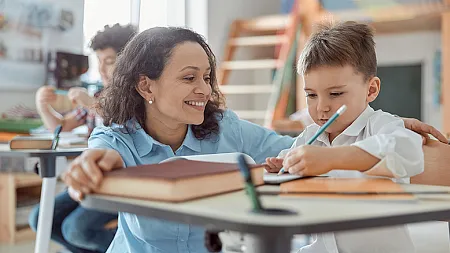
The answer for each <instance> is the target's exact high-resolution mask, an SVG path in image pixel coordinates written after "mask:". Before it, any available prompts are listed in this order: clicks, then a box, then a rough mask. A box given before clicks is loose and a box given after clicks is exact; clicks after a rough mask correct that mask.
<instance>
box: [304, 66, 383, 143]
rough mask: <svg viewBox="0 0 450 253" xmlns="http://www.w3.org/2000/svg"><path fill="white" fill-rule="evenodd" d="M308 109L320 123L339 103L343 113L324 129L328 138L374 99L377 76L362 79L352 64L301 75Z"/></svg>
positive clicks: (319, 123)
mask: <svg viewBox="0 0 450 253" xmlns="http://www.w3.org/2000/svg"><path fill="white" fill-rule="evenodd" d="M304 84H305V92H306V100H307V104H308V111H309V114H310V115H311V118H312V119H313V120H314V122H315V123H316V124H318V125H319V126H322V125H323V124H325V122H326V121H327V120H328V119H329V118H331V116H332V115H333V114H334V113H335V112H336V111H337V110H338V109H339V107H341V106H342V105H346V106H347V110H346V111H345V113H344V114H342V115H341V116H339V117H338V118H337V119H336V121H334V122H333V124H331V126H329V127H328V128H327V130H326V132H327V133H329V134H330V140H332V139H334V138H335V137H336V136H337V135H339V134H340V133H342V131H344V130H345V129H346V128H347V127H348V126H350V124H352V123H353V121H355V119H356V118H358V116H359V115H360V114H361V113H362V112H363V111H364V110H365V109H366V107H367V105H368V103H370V102H372V101H373V100H375V98H376V97H377V96H378V93H379V91H380V79H379V78H378V77H373V78H371V79H370V80H365V78H364V75H363V74H361V73H358V72H357V71H356V70H355V69H354V68H353V67H352V66H350V65H347V66H344V67H341V66H337V67H330V66H325V67H320V68H315V69H312V70H310V71H308V72H307V73H306V74H305V76H304Z"/></svg>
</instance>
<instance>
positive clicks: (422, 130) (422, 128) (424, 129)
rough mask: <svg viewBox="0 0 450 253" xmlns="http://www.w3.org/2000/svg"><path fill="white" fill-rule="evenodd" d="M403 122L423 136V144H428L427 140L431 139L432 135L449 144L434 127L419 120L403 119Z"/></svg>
mask: <svg viewBox="0 0 450 253" xmlns="http://www.w3.org/2000/svg"><path fill="white" fill-rule="evenodd" d="M402 120H403V122H404V123H405V127H406V128H408V129H409V130H411V131H414V132H416V133H418V134H420V135H422V136H423V144H426V142H427V140H429V139H430V136H429V135H430V134H431V135H432V136H434V137H435V138H436V139H438V140H439V141H440V142H443V143H446V144H447V143H448V140H447V138H445V136H444V135H443V134H442V133H441V132H439V131H438V130H437V129H436V128H434V127H433V126H430V125H428V124H425V123H423V122H422V121H420V120H417V119H409V118H402Z"/></svg>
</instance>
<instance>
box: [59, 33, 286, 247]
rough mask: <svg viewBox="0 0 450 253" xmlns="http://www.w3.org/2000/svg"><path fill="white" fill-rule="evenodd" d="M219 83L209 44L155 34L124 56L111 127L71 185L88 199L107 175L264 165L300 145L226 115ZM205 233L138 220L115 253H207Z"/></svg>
mask: <svg viewBox="0 0 450 253" xmlns="http://www.w3.org/2000/svg"><path fill="white" fill-rule="evenodd" d="M223 108H225V105H224V102H223V97H222V95H221V93H220V92H219V90H218V87H217V83H216V64H215V58H214V55H213V53H212V52H211V50H210V48H209V46H208V45H207V44H206V42H205V41H204V39H203V38H202V37H201V36H200V35H198V34H196V33H195V32H192V31H190V30H187V29H183V28H151V29H149V30H146V31H144V32H142V33H141V34H139V35H137V36H136V37H135V38H134V39H133V40H131V41H130V42H129V44H128V45H127V46H126V47H125V49H124V51H123V53H122V54H121V55H120V56H119V59H118V61H117V66H116V69H115V71H114V74H113V80H112V83H111V84H110V85H109V86H108V87H107V88H106V89H105V90H104V92H102V94H101V97H100V98H99V103H98V109H99V111H100V113H101V114H102V117H103V119H104V124H105V125H106V127H101V128H96V129H95V130H94V131H93V133H92V135H91V137H90V139H89V147H90V148H95V149H91V150H88V151H85V152H83V154H82V155H81V156H80V157H78V158H76V159H75V160H74V161H73V163H71V165H70V170H69V172H68V173H67V174H66V177H65V178H64V180H65V182H66V183H67V184H68V185H69V186H70V187H71V191H70V192H71V196H72V197H73V198H75V199H81V198H82V197H83V194H87V193H89V192H91V191H92V190H93V189H95V188H96V187H97V186H98V185H99V183H100V182H101V180H102V171H108V170H112V169H116V168H122V167H123V166H125V167H128V166H134V165H140V164H153V163H159V162H160V161H162V160H165V159H167V158H169V157H173V156H185V155H199V154H213V153H225V152H242V153H246V154H248V155H250V156H251V157H252V158H253V159H254V160H255V161H256V162H257V163H263V162H264V160H265V158H266V157H269V156H271V155H277V154H278V152H279V151H280V150H282V149H285V148H288V147H290V146H291V144H292V142H293V139H292V138H290V137H282V136H278V135H277V134H276V133H275V132H273V131H270V130H268V129H265V128H263V127H260V126H258V125H255V124H252V123H249V122H247V121H243V120H240V119H239V118H238V117H237V116H236V115H235V114H234V113H233V112H231V111H230V110H225V109H223ZM203 237H204V229H203V228H200V227H195V226H191V225H185V224H177V223H173V222H169V221H163V220H158V219H153V218H148V217H142V216H137V215H134V214H130V213H119V227H118V230H117V233H116V236H115V237H114V240H113V242H112V244H111V245H110V247H109V249H108V252H111V253H112V252H150V253H152V252H158V253H160V252H170V253H175V252H207V250H206V249H205V247H204V241H203Z"/></svg>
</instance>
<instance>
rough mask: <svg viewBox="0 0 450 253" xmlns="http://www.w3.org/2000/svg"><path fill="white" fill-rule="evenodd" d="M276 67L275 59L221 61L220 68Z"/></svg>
mask: <svg viewBox="0 0 450 253" xmlns="http://www.w3.org/2000/svg"><path fill="white" fill-rule="evenodd" d="M277 67H278V61H277V60H275V59H263V60H242V61H226V62H223V63H222V68H223V69H227V70H230V69H234V70H245V69H275V68H277Z"/></svg>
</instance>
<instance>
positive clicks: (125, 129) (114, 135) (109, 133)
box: [89, 124, 142, 144]
mask: <svg viewBox="0 0 450 253" xmlns="http://www.w3.org/2000/svg"><path fill="white" fill-rule="evenodd" d="M141 132H142V131H141V129H140V127H137V126H134V127H131V126H128V125H127V126H124V125H117V124H113V125H111V126H97V127H96V128H94V130H93V131H92V133H91V135H90V137H89V141H90V142H91V141H92V140H95V139H100V140H103V141H104V142H107V143H112V142H115V141H120V142H123V143H126V144H129V143H130V142H133V138H135V137H136V136H135V135H139V134H142V133H141Z"/></svg>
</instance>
